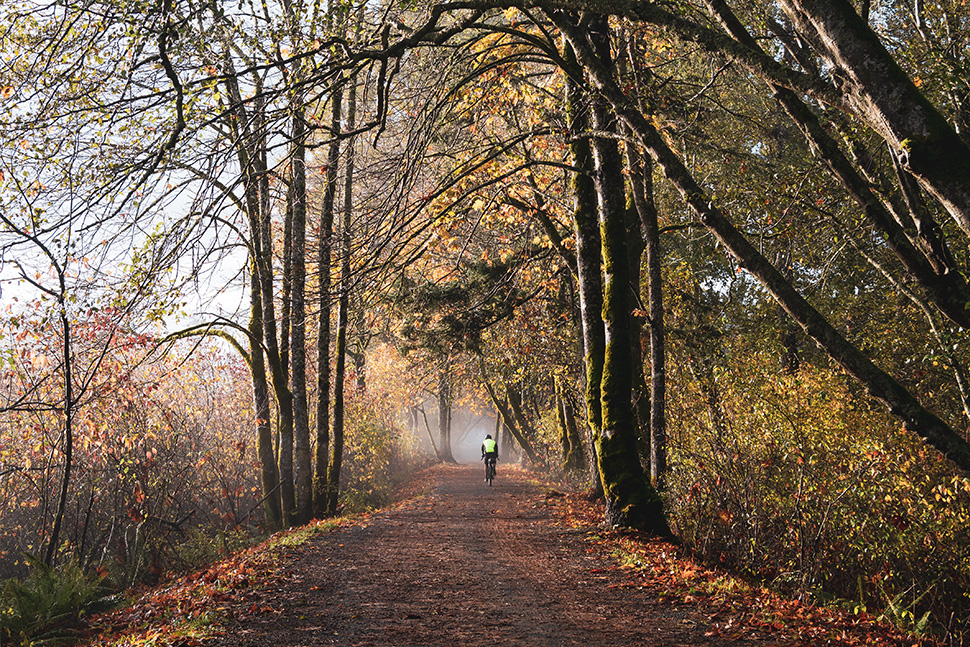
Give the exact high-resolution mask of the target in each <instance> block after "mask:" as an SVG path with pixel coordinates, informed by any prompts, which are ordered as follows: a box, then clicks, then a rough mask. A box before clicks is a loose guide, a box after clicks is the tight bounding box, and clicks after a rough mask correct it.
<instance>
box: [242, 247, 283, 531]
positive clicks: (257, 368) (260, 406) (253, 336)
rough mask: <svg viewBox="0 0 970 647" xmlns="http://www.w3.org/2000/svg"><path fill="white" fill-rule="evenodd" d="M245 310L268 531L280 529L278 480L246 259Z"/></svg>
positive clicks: (258, 320) (255, 297)
mask: <svg viewBox="0 0 970 647" xmlns="http://www.w3.org/2000/svg"><path fill="white" fill-rule="evenodd" d="M250 266H251V269H250V277H251V279H250V295H249V300H250V306H249V308H250V310H249V371H250V375H251V376H252V383H253V410H254V411H255V412H256V453H257V455H258V456H259V465H260V485H261V486H262V494H263V518H264V520H265V523H266V527H267V528H268V529H269V530H277V529H279V527H280V520H281V516H282V514H281V511H280V493H279V485H280V477H279V472H278V471H277V466H276V452H275V450H274V448H273V427H272V425H271V424H270V415H271V413H270V402H269V384H268V383H267V381H266V363H265V360H264V359H263V346H262V344H261V343H260V340H261V339H262V338H263V306H262V302H261V299H260V296H259V281H258V280H257V276H256V267H255V260H254V259H250Z"/></svg>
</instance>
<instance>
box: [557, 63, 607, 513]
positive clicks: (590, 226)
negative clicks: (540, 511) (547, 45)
mask: <svg viewBox="0 0 970 647" xmlns="http://www.w3.org/2000/svg"><path fill="white" fill-rule="evenodd" d="M565 56H566V59H567V61H574V60H575V56H574V53H573V49H572V47H569V46H567V47H566V51H565ZM588 106H589V102H588V98H587V96H586V95H585V93H584V92H583V91H582V89H581V88H580V87H579V85H578V84H577V82H576V80H575V79H573V77H572V76H567V78H566V110H567V115H568V119H569V133H570V144H569V150H570V154H571V156H572V160H573V167H574V168H575V169H577V171H576V172H575V173H573V176H572V192H573V225H574V227H575V232H576V276H577V277H578V281H577V282H578V284H579V312H580V321H581V323H582V334H583V337H582V342H583V364H584V366H585V368H586V375H585V378H586V379H585V383H586V388H585V392H584V400H585V403H586V421H587V435H588V436H589V438H590V441H592V438H593V436H594V435H595V433H596V431H597V430H598V429H599V428H600V425H601V423H602V416H601V414H600V397H599V383H600V379H601V378H602V375H603V348H604V347H605V345H606V340H605V339H604V337H603V279H602V274H601V270H600V248H601V243H600V229H599V223H598V222H597V219H596V188H595V186H594V183H593V173H594V169H593V152H592V149H591V148H590V144H589V139H587V138H586V137H585V134H586V133H587V132H588V131H589V130H590V124H589V108H588ZM588 446H589V448H590V453H589V456H588V459H589V467H590V479H591V481H592V484H593V491H594V494H595V495H597V496H599V495H601V494H602V492H603V484H602V481H601V479H600V473H599V466H598V465H597V461H596V444H595V443H594V442H590V443H589V444H588Z"/></svg>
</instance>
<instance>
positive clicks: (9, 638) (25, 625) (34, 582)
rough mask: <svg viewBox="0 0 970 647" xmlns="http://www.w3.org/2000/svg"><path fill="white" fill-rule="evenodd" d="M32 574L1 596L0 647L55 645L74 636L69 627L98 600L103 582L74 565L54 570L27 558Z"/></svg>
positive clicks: (13, 583) (14, 581) (12, 583)
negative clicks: (6, 646)
mask: <svg viewBox="0 0 970 647" xmlns="http://www.w3.org/2000/svg"><path fill="white" fill-rule="evenodd" d="M27 560H28V562H29V564H30V572H29V573H28V575H27V576H26V577H25V578H24V579H22V580H21V579H10V580H7V582H6V583H5V584H4V586H3V590H2V592H0V644H3V645H24V646H26V645H32V644H37V643H38V642H43V643H45V644H56V643H59V642H61V641H65V640H67V639H68V638H70V636H71V632H70V630H69V628H68V624H69V623H70V622H71V621H73V620H76V619H77V618H78V616H79V615H80V614H81V613H82V612H83V611H84V610H85V609H86V608H87V607H88V605H90V604H91V603H92V602H93V601H94V600H95V599H96V597H97V596H98V592H99V590H100V586H99V584H100V580H98V579H94V578H91V577H88V576H87V575H85V574H84V573H83V572H82V570H81V569H80V568H79V567H78V566H77V564H75V563H73V562H68V563H65V564H63V565H61V566H58V567H57V568H51V567H49V566H47V565H46V564H44V563H43V562H41V561H40V560H39V559H37V558H36V557H32V556H28V558H27Z"/></svg>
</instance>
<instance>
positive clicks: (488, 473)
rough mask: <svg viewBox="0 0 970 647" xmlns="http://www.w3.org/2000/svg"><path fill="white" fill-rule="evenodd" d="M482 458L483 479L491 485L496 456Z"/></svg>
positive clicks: (493, 477)
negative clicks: (483, 463) (483, 466)
mask: <svg viewBox="0 0 970 647" xmlns="http://www.w3.org/2000/svg"><path fill="white" fill-rule="evenodd" d="M482 460H484V461H485V481H487V482H488V487H492V481H493V480H494V479H495V463H496V461H498V458H497V457H495V456H485V457H484V458H483V459H482Z"/></svg>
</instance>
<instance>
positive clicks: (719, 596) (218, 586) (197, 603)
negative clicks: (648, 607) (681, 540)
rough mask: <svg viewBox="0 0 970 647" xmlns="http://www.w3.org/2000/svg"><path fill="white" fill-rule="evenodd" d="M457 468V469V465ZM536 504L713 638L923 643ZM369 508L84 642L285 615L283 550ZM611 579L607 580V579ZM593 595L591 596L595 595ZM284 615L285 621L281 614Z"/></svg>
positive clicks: (168, 638) (213, 570) (191, 641)
mask: <svg viewBox="0 0 970 647" xmlns="http://www.w3.org/2000/svg"><path fill="white" fill-rule="evenodd" d="M451 469H453V468H452V467H451V466H443V465H442V466H436V467H433V468H430V469H428V470H425V471H424V472H422V473H421V474H419V475H418V477H417V478H415V479H414V480H412V481H411V482H410V483H409V484H408V486H407V487H406V490H404V491H403V493H402V497H403V500H402V501H401V502H400V503H398V504H396V506H395V507H397V508H400V509H407V508H409V507H414V506H419V505H420V502H421V499H422V498H423V495H425V494H429V493H431V492H432V491H433V490H434V488H435V487H436V485H437V484H438V483H439V482H440V481H441V480H442V479H443V478H446V477H447V473H448V472H449V470H451ZM454 469H457V468H454ZM533 505H535V506H545V507H548V508H549V510H551V511H552V512H553V513H554V515H555V516H556V517H557V518H558V521H559V523H560V524H562V525H563V526H567V527H570V528H571V529H572V530H573V531H575V532H579V533H584V544H585V546H586V551H587V552H588V553H589V554H592V555H596V556H599V557H606V558H607V560H606V563H607V564H613V565H611V566H608V567H606V568H605V569H597V570H600V571H601V574H602V575H603V577H602V580H603V581H604V582H606V583H607V584H606V585H607V586H609V587H610V588H628V587H629V588H638V589H643V590H648V591H650V592H651V593H652V595H653V596H654V597H655V598H656V599H658V600H661V601H666V602H667V603H668V604H670V605H671V606H675V607H677V606H682V605H691V606H692V607H694V608H696V609H697V610H700V611H701V612H702V613H704V614H705V615H707V617H708V618H710V621H711V629H710V630H709V632H708V634H707V635H708V636H717V637H720V638H722V639H727V640H735V639H736V640H739V641H743V642H749V643H750V642H764V644H771V645H807V644H811V645H838V646H845V647H856V646H859V645H867V646H873V647H883V646H894V647H901V646H903V645H905V646H911V645H914V646H915V645H927V644H929V643H927V642H922V641H920V640H919V639H916V638H913V637H909V636H905V635H902V634H900V633H899V632H897V631H895V630H893V628H891V627H888V626H886V625H885V624H882V623H879V622H877V621H876V620H875V619H874V618H873V617H872V616H870V615H866V614H858V615H853V614H850V613H847V612H841V611H839V610H836V609H829V608H821V607H816V606H811V605H807V604H804V603H801V602H799V601H797V600H790V599H786V598H784V597H782V596H780V595H778V594H776V593H773V592H771V591H769V590H768V589H766V588H763V587H760V586H755V585H751V584H747V583H745V582H743V581H742V580H740V579H738V578H736V577H733V576H731V575H729V574H726V573H724V572H719V571H717V570H715V569H711V568H708V567H705V566H703V565H700V564H698V563H697V562H696V561H694V560H693V559H692V558H691V557H690V556H689V555H688V554H687V551H686V550H685V549H683V548H682V547H679V546H677V545H675V544H673V543H671V542H668V541H664V540H659V539H657V538H655V537H651V536H647V535H641V534H639V533H632V532H628V531H622V530H612V529H604V527H603V525H602V520H603V512H602V506H601V505H600V504H597V503H594V502H591V501H589V499H588V498H587V497H585V496H584V495H582V494H564V493H562V492H558V491H555V490H553V489H547V491H546V493H545V494H542V495H539V496H537V497H536V499H535V501H534V503H533ZM368 522H369V516H368V515H359V516H356V517H353V518H349V519H341V520H339V521H337V522H334V521H330V522H320V523H315V524H311V525H310V526H307V527H303V528H296V529H293V530H289V531H286V532H282V533H277V534H276V535H274V536H273V537H271V538H270V539H269V540H267V541H266V542H264V543H262V544H260V545H258V546H255V547H253V548H250V549H248V550H245V551H242V552H240V553H238V554H236V555H234V556H232V557H230V558H228V559H225V560H223V561H221V562H219V563H217V564H214V565H212V566H211V567H209V568H207V569H205V570H202V571H199V572H196V573H193V574H191V575H187V576H184V577H182V578H179V579H177V580H174V581H172V582H169V583H167V584H166V585H163V586H161V587H158V588H155V589H152V590H150V591H147V592H144V593H143V594H141V595H140V596H138V597H137V598H136V600H135V601H134V602H133V603H132V604H131V606H129V607H126V608H124V609H120V610H117V611H114V612H111V613H109V614H104V615H101V616H95V617H94V618H92V619H91V620H90V621H89V623H88V626H87V627H86V629H85V631H84V632H83V640H82V641H81V644H85V645H98V646H99V647H102V646H103V647H122V646H124V647H142V646H148V645H152V646H159V645H168V646H173V647H190V646H194V645H203V644H205V643H206V642H207V640H206V639H207V638H212V637H214V636H218V635H220V634H221V633H222V632H223V631H224V630H223V626H224V625H225V624H227V623H230V622H232V621H233V620H241V619H245V618H247V617H250V616H255V615H264V614H279V615H282V614H283V609H282V607H283V606H285V605H284V604H283V603H282V599H283V598H284V597H285V595H286V592H285V591H284V590H283V588H284V586H285V583H284V580H285V579H286V576H287V575H289V572H288V571H287V568H288V566H287V564H290V563H291V560H287V559H281V558H282V557H283V556H284V554H286V553H287V552H291V551H296V550H300V549H299V548H298V547H299V546H300V545H301V544H303V543H304V542H305V541H306V540H307V539H308V538H310V537H312V536H313V535H315V534H318V533H321V532H327V531H329V530H331V529H333V528H335V527H337V526H338V525H340V526H361V527H365V526H367V524H368ZM606 576H609V577H606ZM591 594H592V593H591ZM281 621H284V620H283V618H282V617H281Z"/></svg>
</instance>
